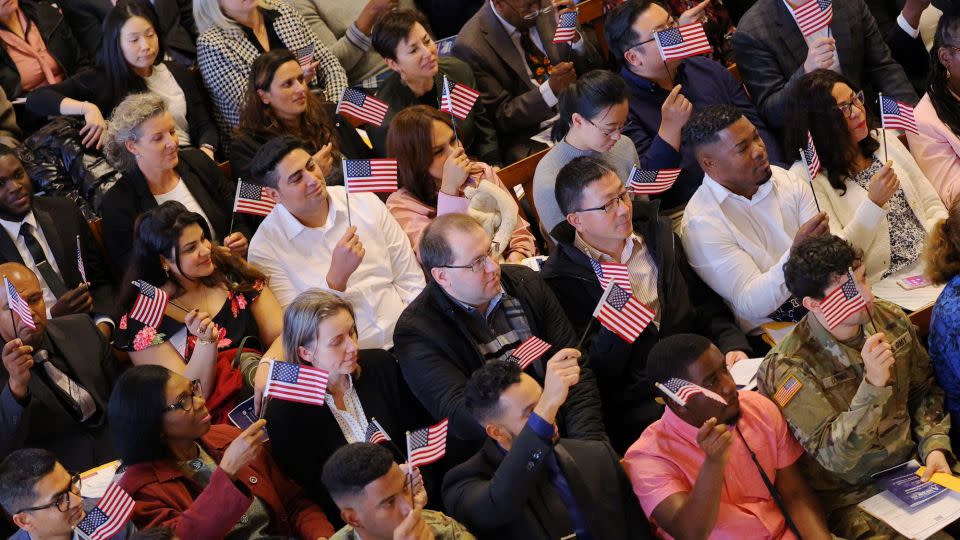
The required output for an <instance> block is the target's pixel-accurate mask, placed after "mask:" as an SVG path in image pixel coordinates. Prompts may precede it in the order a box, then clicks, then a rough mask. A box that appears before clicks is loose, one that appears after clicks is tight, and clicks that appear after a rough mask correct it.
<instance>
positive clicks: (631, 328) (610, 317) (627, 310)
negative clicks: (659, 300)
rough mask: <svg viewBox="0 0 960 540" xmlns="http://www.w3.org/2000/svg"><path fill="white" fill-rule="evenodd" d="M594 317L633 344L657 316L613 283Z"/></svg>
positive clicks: (606, 290)
mask: <svg viewBox="0 0 960 540" xmlns="http://www.w3.org/2000/svg"><path fill="white" fill-rule="evenodd" d="M593 316H594V317H595V318H596V319H597V320H598V321H600V324H602V325H603V326H605V327H606V328H607V329H608V330H610V331H611V332H613V333H614V334H616V335H618V336H620V339H622V340H624V341H626V342H627V343H633V342H634V341H636V340H637V337H639V336H640V334H642V333H643V331H644V330H645V329H646V328H647V325H649V324H650V323H651V322H653V318H654V317H655V316H656V313H654V312H653V310H652V309H650V308H649V307H647V306H645V305H644V304H643V302H641V301H640V300H637V298H636V297H635V296H633V295H632V294H630V292H628V291H627V290H625V289H624V288H623V287H621V286H619V285H617V284H616V283H614V282H611V283H610V284H609V285H608V286H607V288H606V289H605V290H604V291H603V296H601V297H600V302H599V303H598V304H597V308H596V309H595V310H594V311H593Z"/></svg>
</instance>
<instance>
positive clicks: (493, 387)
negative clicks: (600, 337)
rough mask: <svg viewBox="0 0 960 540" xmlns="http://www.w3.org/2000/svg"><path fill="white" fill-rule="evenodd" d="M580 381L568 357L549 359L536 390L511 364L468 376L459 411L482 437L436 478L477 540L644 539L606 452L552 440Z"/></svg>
mask: <svg viewBox="0 0 960 540" xmlns="http://www.w3.org/2000/svg"><path fill="white" fill-rule="evenodd" d="M580 375H581V370H580V367H579V366H578V365H577V362H576V361H575V360H572V359H565V358H551V359H550V360H549V361H548V362H547V366H546V376H545V382H544V386H543V389H542V391H541V388H540V385H539V384H537V382H536V381H535V380H533V378H532V377H530V376H529V375H526V374H525V373H523V372H522V371H521V370H520V367H519V366H518V365H517V364H516V363H514V362H510V361H502V360H496V361H493V362H489V363H488V364H486V365H485V366H483V367H482V368H480V369H478V370H477V371H475V372H474V373H473V375H472V376H471V377H470V380H469V381H467V386H466V390H465V394H466V404H467V409H468V410H469V411H470V413H471V414H472V415H473V416H474V417H475V418H476V419H477V421H478V422H479V423H480V424H481V425H483V427H484V429H485V430H486V432H487V435H489V438H488V439H487V440H486V442H485V443H484V445H483V449H482V450H480V452H478V453H477V454H476V455H475V456H473V457H472V458H470V459H469V460H468V461H466V462H465V463H463V464H461V465H459V466H457V467H455V468H453V469H452V470H451V471H450V472H449V473H448V474H447V476H446V478H445V479H444V484H443V500H444V504H445V505H446V508H447V511H448V512H449V513H450V515H452V516H454V518H455V519H457V520H459V521H460V522H462V523H464V524H465V525H467V527H469V528H470V530H472V531H474V532H475V533H477V535H478V536H479V537H481V538H484V537H487V538H508V539H513V538H516V539H523V540H539V539H543V540H547V539H556V538H577V539H578V540H584V539H591V540H600V539H604V540H617V539H642V538H649V537H650V532H649V529H648V527H647V524H646V521H645V520H644V519H643V512H642V511H641V510H640V507H639V504H638V502H637V499H636V498H635V497H634V495H633V491H632V489H631V487H630V483H629V481H628V480H627V476H626V474H625V473H624V471H623V468H622V467H621V466H620V462H619V456H618V455H617V454H616V453H615V452H614V451H613V448H611V447H610V445H609V444H607V443H604V442H599V441H579V440H570V439H561V438H559V437H558V436H557V435H556V431H555V429H556V428H555V424H554V422H555V421H556V415H557V411H558V410H559V409H560V407H561V406H562V405H563V403H564V402H565V401H566V399H567V393H568V391H569V390H570V389H571V388H572V387H573V386H574V385H576V384H577V381H578V380H579V378H580Z"/></svg>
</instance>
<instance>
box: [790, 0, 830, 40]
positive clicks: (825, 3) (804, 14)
mask: <svg viewBox="0 0 960 540" xmlns="http://www.w3.org/2000/svg"><path fill="white" fill-rule="evenodd" d="M788 9H789V4H788ZM792 12H793V19H794V20H795V21H797V27H798V28H800V33H801V34H803V35H804V36H809V35H811V34H816V33H817V32H819V31H820V30H822V29H824V28H826V27H827V26H830V23H831V22H832V21H833V2H831V0H810V1H809V2H807V3H806V4H803V5H802V6H800V7H798V8H796V9H793V10H792Z"/></svg>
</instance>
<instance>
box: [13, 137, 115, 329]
mask: <svg viewBox="0 0 960 540" xmlns="http://www.w3.org/2000/svg"><path fill="white" fill-rule="evenodd" d="M0 186H2V187H0V194H2V195H0V227H2V228H3V231H4V232H5V233H6V234H0V263H3V262H16V263H20V264H26V265H27V266H28V267H29V268H30V269H31V270H33V272H34V274H35V275H36V276H37V279H39V280H40V287H41V288H42V289H43V300H44V303H45V304H46V305H47V317H51V318H52V317H60V316H63V315H71V314H73V313H88V314H91V315H92V316H93V318H94V320H95V321H96V322H97V327H98V328H100V331H101V332H103V335H105V336H107V338H109V337H110V335H111V333H112V331H113V322H112V321H111V320H110V318H109V317H108V316H107V315H106V314H107V313H113V311H114V310H115V309H116V298H115V295H114V290H113V285H112V284H111V280H110V276H109V275H108V274H107V262H106V260H104V257H103V255H102V253H101V251H100V246H99V245H97V241H96V239H94V237H93V232H92V231H91V230H90V227H89V225H87V220H86V219H84V217H83V214H81V213H80V209H79V208H78V207H77V205H76V203H74V202H73V201H71V200H70V199H67V198H65V197H36V196H34V194H33V184H32V183H31V182H30V177H28V176H27V173H26V171H25V170H24V169H23V164H22V163H21V162H20V159H19V158H18V157H17V154H16V153H15V152H14V150H13V149H11V148H7V147H5V146H0ZM78 237H79V242H80V246H79V249H80V254H81V256H82V257H83V268H84V271H85V273H86V278H87V279H86V281H84V279H83V276H81V275H80V269H79V267H78V264H77V249H78V246H77V238H78Z"/></svg>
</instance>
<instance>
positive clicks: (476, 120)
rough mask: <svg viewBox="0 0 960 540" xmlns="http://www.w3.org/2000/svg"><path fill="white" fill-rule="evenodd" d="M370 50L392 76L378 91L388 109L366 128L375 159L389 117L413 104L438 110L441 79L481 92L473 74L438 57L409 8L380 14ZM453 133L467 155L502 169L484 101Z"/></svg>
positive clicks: (426, 30)
mask: <svg viewBox="0 0 960 540" xmlns="http://www.w3.org/2000/svg"><path fill="white" fill-rule="evenodd" d="M371 39H372V40H373V48H374V50H376V51H377V52H378V53H380V55H381V56H383V58H384V59H385V60H386V62H387V67H389V68H390V69H392V70H393V71H394V73H393V75H390V76H389V77H387V79H386V80H384V81H383V84H382V85H381V86H380V89H379V90H377V98H378V99H381V100H383V101H384V102H386V103H387V105H389V106H390V110H389V111H387V116H386V118H385V119H384V121H383V124H381V125H380V127H379V128H370V129H368V130H367V132H368V133H369V134H370V140H371V142H373V150H374V151H375V152H376V153H377V155H380V156H382V155H384V154H385V153H386V152H387V130H388V129H389V127H390V123H391V121H392V118H393V115H395V114H397V113H399V112H400V111H402V110H403V109H405V108H407V107H410V106H411V105H418V104H419V105H430V106H431V107H437V108H439V107H440V98H441V96H442V95H443V76H444V75H446V76H447V79H448V80H449V82H451V83H460V84H464V85H466V86H469V87H470V88H473V89H474V90H479V89H480V88H479V87H478V86H477V80H476V79H475V78H474V76H473V70H472V69H470V66H468V65H467V64H465V63H464V62H463V61H461V60H459V59H457V58H454V57H452V56H443V57H440V58H438V57H437V44H436V43H435V42H434V41H433V37H432V36H431V35H430V30H429V28H428V25H427V21H426V19H425V18H424V16H423V14H422V13H420V12H419V11H416V10H413V9H397V10H394V11H391V12H390V13H387V14H386V15H384V16H383V17H382V18H381V19H380V20H379V21H378V22H377V24H376V25H375V26H374V27H373V36H372V38H371ZM456 126H457V133H458V135H459V137H460V141H461V142H462V143H463V147H464V149H465V150H466V152H467V155H470V156H475V157H476V158H477V159H479V160H480V161H484V162H486V163H489V164H491V165H502V164H503V163H502V161H501V159H500V149H499V147H498V145H497V134H496V131H495V130H494V128H493V122H492V121H491V120H490V117H489V116H487V111H486V109H485V108H484V106H483V101H482V100H481V99H479V98H477V101H476V102H475V103H474V104H473V108H472V109H471V110H470V114H468V115H467V117H466V118H465V119H463V120H459V119H458V120H457V121H456Z"/></svg>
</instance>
